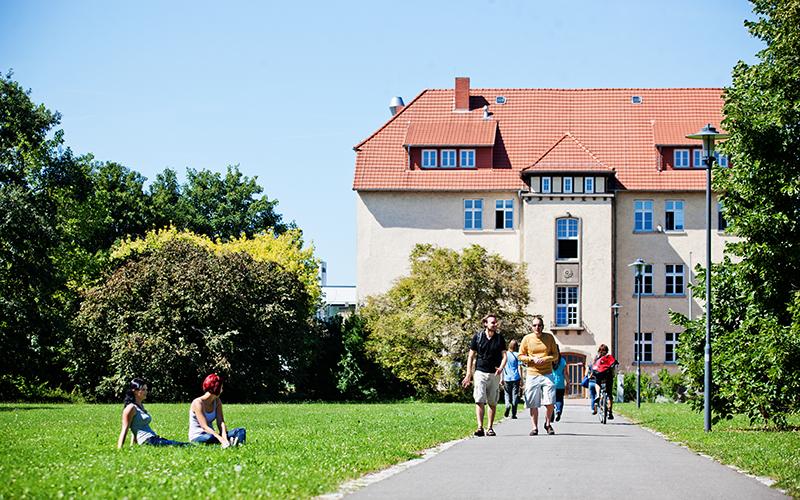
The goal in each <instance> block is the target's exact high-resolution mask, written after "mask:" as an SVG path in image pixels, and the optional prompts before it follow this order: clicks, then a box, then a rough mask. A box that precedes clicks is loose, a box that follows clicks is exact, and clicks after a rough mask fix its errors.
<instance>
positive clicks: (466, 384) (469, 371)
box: [461, 349, 475, 388]
mask: <svg viewBox="0 0 800 500" xmlns="http://www.w3.org/2000/svg"><path fill="white" fill-rule="evenodd" d="M474 363H475V351H473V350H472V349H470V350H469V356H468V357H467V375H466V377H464V380H462V381H461V385H462V386H463V387H464V388H467V387H469V384H470V382H472V370H473V368H472V366H473V364H474Z"/></svg>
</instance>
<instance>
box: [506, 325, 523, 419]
mask: <svg viewBox="0 0 800 500" xmlns="http://www.w3.org/2000/svg"><path fill="white" fill-rule="evenodd" d="M518 347H519V342H517V341H516V340H512V341H511V342H509V343H508V352H507V353H506V367H505V369H504V370H503V383H504V387H503V389H504V390H503V393H504V394H505V403H506V405H505V406H506V411H505V415H506V417H507V416H508V412H509V411H510V412H511V418H517V405H518V404H519V384H520V381H521V380H522V370H521V368H522V365H521V364H520V362H519V357H518V355H517V348H518Z"/></svg>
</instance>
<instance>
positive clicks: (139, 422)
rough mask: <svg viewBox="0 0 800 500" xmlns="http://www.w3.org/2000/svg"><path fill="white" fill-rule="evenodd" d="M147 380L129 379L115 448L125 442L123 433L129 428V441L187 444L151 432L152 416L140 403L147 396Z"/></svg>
mask: <svg viewBox="0 0 800 500" xmlns="http://www.w3.org/2000/svg"><path fill="white" fill-rule="evenodd" d="M147 390H148V388H147V381H146V380H144V379H141V378H135V379H133V380H131V383H130V386H129V387H128V390H127V391H125V401H124V402H123V406H124V409H123V410H122V430H121V431H120V433H119V439H118V440H117V448H122V445H124V444H125V435H126V434H127V433H128V429H130V430H131V443H139V444H140V445H141V444H149V445H151V446H188V445H189V443H181V442H179V441H173V440H171V439H164V438H162V437H159V436H158V434H156V433H155V432H153V429H151V428H150V421H151V420H152V419H153V417H151V416H150V414H149V413H147V410H145V409H144V404H142V403H143V402H144V400H145V398H146V397H147Z"/></svg>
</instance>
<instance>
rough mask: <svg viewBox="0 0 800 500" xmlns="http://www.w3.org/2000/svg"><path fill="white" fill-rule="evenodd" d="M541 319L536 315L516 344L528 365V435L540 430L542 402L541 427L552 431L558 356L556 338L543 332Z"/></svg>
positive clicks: (550, 432) (521, 359) (548, 431)
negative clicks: (526, 332)
mask: <svg viewBox="0 0 800 500" xmlns="http://www.w3.org/2000/svg"><path fill="white" fill-rule="evenodd" d="M543 330H544V320H542V318H541V316H537V317H536V318H534V320H533V333H529V334H528V335H525V337H524V338H523V339H522V344H521V345H520V348H519V359H520V361H522V362H523V363H525V364H526V365H527V366H528V372H527V377H526V378H525V408H529V409H530V412H531V424H532V426H533V429H532V430H531V432H530V435H531V436H535V435H537V434H539V407H540V406H544V407H545V409H546V411H545V415H544V429H545V430H546V431H547V433H548V434H555V433H556V432H555V431H554V430H553V425H552V423H551V419H552V417H553V403H554V401H555V398H556V386H555V383H554V382H553V376H552V372H553V362H554V361H555V360H556V359H557V358H558V345H557V344H556V340H555V338H553V336H552V335H551V334H549V333H547V332H544V331H543Z"/></svg>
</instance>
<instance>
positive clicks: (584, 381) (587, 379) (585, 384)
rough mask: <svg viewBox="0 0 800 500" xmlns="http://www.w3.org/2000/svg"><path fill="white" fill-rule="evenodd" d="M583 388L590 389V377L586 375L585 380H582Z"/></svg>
mask: <svg viewBox="0 0 800 500" xmlns="http://www.w3.org/2000/svg"><path fill="white" fill-rule="evenodd" d="M581 387H584V388H588V387H589V375H585V376H584V377H583V380H581Z"/></svg>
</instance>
